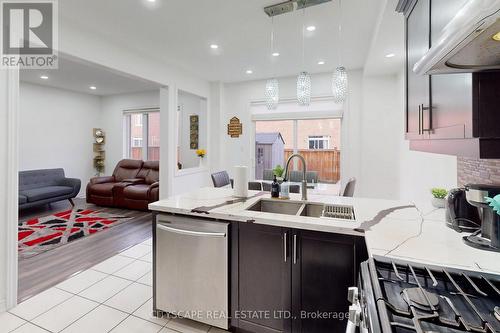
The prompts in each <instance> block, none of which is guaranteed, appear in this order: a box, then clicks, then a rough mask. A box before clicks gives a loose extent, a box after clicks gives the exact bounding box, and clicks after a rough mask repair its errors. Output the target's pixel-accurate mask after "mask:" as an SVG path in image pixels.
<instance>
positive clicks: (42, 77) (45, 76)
mask: <svg viewBox="0 0 500 333" xmlns="http://www.w3.org/2000/svg"><path fill="white" fill-rule="evenodd" d="M40 79H42V80H48V79H49V77H48V76H47V75H42V76H40Z"/></svg>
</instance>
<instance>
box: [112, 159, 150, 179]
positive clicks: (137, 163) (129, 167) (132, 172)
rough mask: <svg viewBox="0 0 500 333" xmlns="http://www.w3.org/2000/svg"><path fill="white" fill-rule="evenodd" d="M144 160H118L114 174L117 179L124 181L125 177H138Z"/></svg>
mask: <svg viewBox="0 0 500 333" xmlns="http://www.w3.org/2000/svg"><path fill="white" fill-rule="evenodd" d="M142 164H143V162H142V161H141V160H130V159H124V160H121V161H120V162H118V164H117V165H116V168H115V171H113V176H114V177H115V179H116V181H119V182H121V181H123V180H124V179H132V178H137V174H138V173H139V170H140V169H141V167H142Z"/></svg>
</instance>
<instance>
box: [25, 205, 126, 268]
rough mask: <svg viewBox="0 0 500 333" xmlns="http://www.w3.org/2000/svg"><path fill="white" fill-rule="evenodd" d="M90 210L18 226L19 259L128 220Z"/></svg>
mask: <svg viewBox="0 0 500 333" xmlns="http://www.w3.org/2000/svg"><path fill="white" fill-rule="evenodd" d="M130 219H131V218H130V217H127V216H117V215H113V214H109V213H103V212H100V211H96V210H90V209H74V210H66V211H64V212H59V213H56V214H53V215H49V216H45V217H40V218H34V219H31V220H28V221H25V222H20V223H19V232H18V253H19V259H26V258H30V257H33V256H35V255H37V254H40V253H42V252H45V251H48V250H51V249H53V248H56V247H59V246H61V245H64V244H67V243H70V242H73V241H75V240H77V239H81V238H83V237H86V236H89V235H92V234H95V233H97V232H99V231H102V230H106V229H108V228H110V227H113V226H116V225H118V224H120V223H122V222H125V221H127V220H130Z"/></svg>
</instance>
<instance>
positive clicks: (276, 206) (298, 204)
mask: <svg viewBox="0 0 500 333" xmlns="http://www.w3.org/2000/svg"><path fill="white" fill-rule="evenodd" d="M246 210H251V211H255V212H265V213H274V214H282V215H295V216H307V217H315V218H322V217H328V218H336V219H345V220H354V209H353V207H352V206H344V205H330V204H322V203H313V202H302V201H284V200H278V199H260V200H259V201H257V202H256V203H255V204H253V205H252V206H250V207H248V208H247V209H246Z"/></svg>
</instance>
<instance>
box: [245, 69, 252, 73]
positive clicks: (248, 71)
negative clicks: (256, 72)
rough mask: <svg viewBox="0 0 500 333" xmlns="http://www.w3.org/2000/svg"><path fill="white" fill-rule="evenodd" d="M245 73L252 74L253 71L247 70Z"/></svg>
mask: <svg viewBox="0 0 500 333" xmlns="http://www.w3.org/2000/svg"><path fill="white" fill-rule="evenodd" d="M245 73H247V74H253V70H251V69H247V71H246V72H245Z"/></svg>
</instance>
